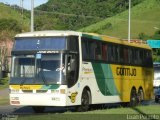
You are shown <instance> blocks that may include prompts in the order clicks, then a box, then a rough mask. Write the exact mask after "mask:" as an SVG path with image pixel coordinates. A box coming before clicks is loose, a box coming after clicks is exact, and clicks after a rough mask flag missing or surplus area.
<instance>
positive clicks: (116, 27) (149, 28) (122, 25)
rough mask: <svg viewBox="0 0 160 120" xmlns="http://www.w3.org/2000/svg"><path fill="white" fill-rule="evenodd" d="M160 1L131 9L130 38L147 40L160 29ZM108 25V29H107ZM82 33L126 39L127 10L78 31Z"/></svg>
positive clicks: (153, 0) (144, 3)
mask: <svg viewBox="0 0 160 120" xmlns="http://www.w3.org/2000/svg"><path fill="white" fill-rule="evenodd" d="M159 5H160V1H159V0H145V1H143V2H142V3H140V4H138V5H136V6H134V7H132V9H131V38H132V39H135V38H143V39H147V38H148V36H152V35H153V34H154V33H155V31H156V28H157V29H159V28H160V16H159V11H160V7H159ZM108 24H110V27H107V26H108ZM80 31H84V32H95V33H100V34H106V35H109V36H116V37H119V38H127V36H128V10H127V11H124V12H122V13H120V14H117V15H115V16H113V17H110V18H107V19H105V20H103V21H100V22H98V23H96V24H93V25H91V26H88V27H85V28H83V29H80Z"/></svg>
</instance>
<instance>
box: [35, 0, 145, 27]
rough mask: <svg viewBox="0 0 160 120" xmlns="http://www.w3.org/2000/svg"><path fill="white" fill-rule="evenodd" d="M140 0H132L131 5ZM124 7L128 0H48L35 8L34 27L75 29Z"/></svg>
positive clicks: (113, 13) (112, 14)
mask: <svg viewBox="0 0 160 120" xmlns="http://www.w3.org/2000/svg"><path fill="white" fill-rule="evenodd" d="M142 1H144V0H133V1H132V6H135V5H137V4H138V3H140V2H142ZM126 9H128V0H49V1H48V2H47V3H46V4H43V5H41V6H39V7H37V8H36V10H35V14H36V15H35V29H36V30H44V29H67V30H77V29H80V28H83V27H85V26H88V25H91V24H94V23H96V22H98V21H101V20H103V19H105V18H108V17H111V16H114V15H116V14H118V13H121V12H122V11H125V10H126ZM44 18H45V19H44Z"/></svg>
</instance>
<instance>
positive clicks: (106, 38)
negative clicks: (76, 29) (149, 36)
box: [83, 33, 151, 49]
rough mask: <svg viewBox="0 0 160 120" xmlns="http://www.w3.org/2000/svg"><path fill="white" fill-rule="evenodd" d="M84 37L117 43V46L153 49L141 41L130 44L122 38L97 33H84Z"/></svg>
mask: <svg viewBox="0 0 160 120" xmlns="http://www.w3.org/2000/svg"><path fill="white" fill-rule="evenodd" d="M83 36H86V37H88V38H93V39H96V40H102V41H106V42H111V43H117V44H122V45H128V46H133V47H139V48H145V49H151V48H150V46H149V45H148V44H146V43H144V42H142V41H141V40H136V41H134V40H132V41H131V42H130V43H129V42H128V41H127V40H123V39H120V38H116V37H111V36H107V35H99V34H95V33H83Z"/></svg>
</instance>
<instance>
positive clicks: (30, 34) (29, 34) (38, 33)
mask: <svg viewBox="0 0 160 120" xmlns="http://www.w3.org/2000/svg"><path fill="white" fill-rule="evenodd" d="M80 34H81V32H75V31H57V30H49V31H35V32H26V33H21V34H17V35H16V36H15V37H47V36H48V37H49V36H70V35H76V36H78V35H80Z"/></svg>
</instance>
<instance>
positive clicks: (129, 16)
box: [128, 0, 131, 43]
mask: <svg viewBox="0 0 160 120" xmlns="http://www.w3.org/2000/svg"><path fill="white" fill-rule="evenodd" d="M130 41H131V0H129V14H128V42H129V43H130Z"/></svg>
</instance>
